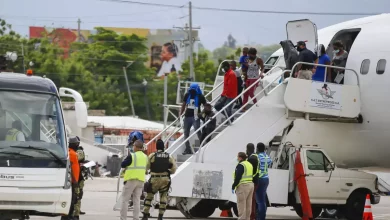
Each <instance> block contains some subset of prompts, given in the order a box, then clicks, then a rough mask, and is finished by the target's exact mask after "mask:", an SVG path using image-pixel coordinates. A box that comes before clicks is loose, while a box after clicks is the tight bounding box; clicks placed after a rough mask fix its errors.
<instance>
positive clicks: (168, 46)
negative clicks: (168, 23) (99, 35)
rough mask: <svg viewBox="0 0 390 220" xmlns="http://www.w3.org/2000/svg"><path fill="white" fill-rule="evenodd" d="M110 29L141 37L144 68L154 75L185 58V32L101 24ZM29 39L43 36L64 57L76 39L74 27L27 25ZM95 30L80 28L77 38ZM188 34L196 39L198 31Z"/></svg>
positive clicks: (84, 39)
mask: <svg viewBox="0 0 390 220" xmlns="http://www.w3.org/2000/svg"><path fill="white" fill-rule="evenodd" d="M103 28H104V29H107V30H112V31H114V32H116V33H117V34H124V35H132V34H135V35H138V36H140V37H145V38H146V39H147V41H146V47H147V48H148V51H147V56H148V61H147V62H146V63H145V65H146V66H147V67H154V68H156V77H161V76H163V75H164V74H165V73H170V72H179V71H181V70H182V68H181V65H182V63H183V62H184V61H185V60H186V59H187V58H188V57H189V55H190V54H189V45H188V42H185V41H184V39H187V38H188V36H187V32H184V31H182V30H171V29H147V28H117V27H103ZM29 32H30V38H42V37H45V36H47V37H48V38H49V39H50V40H51V41H52V42H53V43H56V44H57V45H59V46H60V47H62V48H64V50H65V54H64V56H65V57H67V56H68V55H69V53H68V52H69V48H70V45H71V44H72V43H73V42H77V41H79V37H78V30H77V29H66V28H56V29H55V28H47V27H30V30H29ZM95 33H96V30H80V41H81V42H90V39H89V36H90V35H93V34H95ZM192 36H193V38H194V39H197V40H198V31H193V32H192ZM197 48H198V46H197V41H195V43H194V53H197V52H198V51H197Z"/></svg>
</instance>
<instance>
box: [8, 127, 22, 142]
mask: <svg viewBox="0 0 390 220" xmlns="http://www.w3.org/2000/svg"><path fill="white" fill-rule="evenodd" d="M19 132H20V131H19V130H18V129H15V128H12V129H11V130H9V131H8V132H7V136H5V140H6V141H16V140H17V139H16V138H17V136H18V134H19Z"/></svg>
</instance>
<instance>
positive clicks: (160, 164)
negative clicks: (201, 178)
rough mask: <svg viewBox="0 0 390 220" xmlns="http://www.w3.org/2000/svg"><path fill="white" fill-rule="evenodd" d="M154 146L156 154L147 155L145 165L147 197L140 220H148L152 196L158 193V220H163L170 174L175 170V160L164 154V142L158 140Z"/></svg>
mask: <svg viewBox="0 0 390 220" xmlns="http://www.w3.org/2000/svg"><path fill="white" fill-rule="evenodd" d="M156 145H157V146H156V148H157V152H155V153H152V154H150V155H149V160H148V164H147V165H146V170H149V169H150V179H149V182H148V184H147V187H146V188H147V193H148V195H147V196H146V199H145V203H144V211H143V213H144V217H143V218H142V220H148V217H149V216H150V213H149V211H150V208H151V206H152V201H153V198H154V194H156V193H157V192H159V193H160V206H159V213H158V220H162V219H163V215H164V212H165V209H166V205H167V201H168V191H169V188H170V186H171V177H170V174H174V173H175V172H176V168H177V166H176V162H175V159H173V157H172V156H170V155H169V154H168V153H165V152H164V149H165V147H164V142H163V141H162V140H161V139H159V140H157V143H156Z"/></svg>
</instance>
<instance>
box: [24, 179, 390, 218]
mask: <svg viewBox="0 0 390 220" xmlns="http://www.w3.org/2000/svg"><path fill="white" fill-rule="evenodd" d="M115 196H116V182H115V180H113V179H108V178H107V179H103V178H100V179H97V178H95V179H94V180H92V181H91V180H89V181H88V182H87V184H86V188H85V193H84V198H83V202H82V210H83V211H85V212H86V213H87V214H86V215H84V216H82V217H81V219H82V220H118V219H119V212H116V211H113V206H114V204H115ZM220 213H221V212H220V211H219V210H218V209H217V210H216V212H215V213H214V214H213V216H212V217H211V218H209V219H222V218H219V215H220ZM373 213H374V219H375V220H389V219H390V197H382V198H381V203H380V204H378V205H375V206H373ZM128 216H129V218H128V219H129V220H131V219H132V212H131V211H129V213H128ZM156 216H157V211H155V212H154V213H152V217H156ZM267 216H268V217H267V219H279V220H289V219H296V220H298V219H300V218H299V217H297V215H296V214H295V212H294V211H291V210H290V208H269V209H268V215H267ZM31 219H34V220H53V219H56V220H57V219H59V218H58V217H56V218H48V217H32V218H31ZM154 219H155V218H154ZM164 219H185V218H184V216H183V215H182V214H181V213H180V212H179V211H170V210H168V211H167V212H166V214H165V216H164ZM223 219H229V218H223ZM230 219H235V218H230Z"/></svg>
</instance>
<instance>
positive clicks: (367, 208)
mask: <svg viewBox="0 0 390 220" xmlns="http://www.w3.org/2000/svg"><path fill="white" fill-rule="evenodd" d="M373 219H374V217H373V216H372V211H371V200H370V194H367V196H366V204H365V205H364V212H363V220H373Z"/></svg>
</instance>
